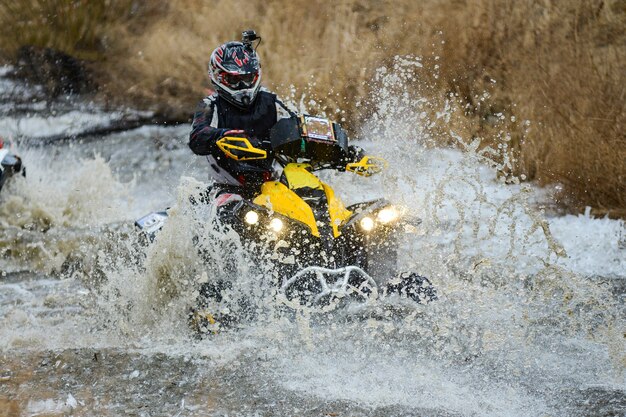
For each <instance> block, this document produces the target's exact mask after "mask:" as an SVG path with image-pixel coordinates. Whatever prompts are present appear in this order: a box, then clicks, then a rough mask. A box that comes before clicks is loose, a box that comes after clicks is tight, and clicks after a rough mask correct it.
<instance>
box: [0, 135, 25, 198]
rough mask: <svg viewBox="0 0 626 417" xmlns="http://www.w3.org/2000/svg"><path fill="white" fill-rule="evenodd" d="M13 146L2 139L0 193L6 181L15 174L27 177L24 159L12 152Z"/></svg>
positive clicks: (0, 148)
mask: <svg viewBox="0 0 626 417" xmlns="http://www.w3.org/2000/svg"><path fill="white" fill-rule="evenodd" d="M11 148H12V146H10V145H9V144H7V143H5V142H4V140H2V138H0V191H1V190H2V187H3V186H4V184H5V183H6V181H7V180H8V179H9V178H10V177H12V176H13V175H15V174H19V173H21V174H22V175H26V169H25V168H24V166H23V165H22V159H21V158H20V157H19V156H17V155H16V154H15V153H14V152H13V151H12V149H11Z"/></svg>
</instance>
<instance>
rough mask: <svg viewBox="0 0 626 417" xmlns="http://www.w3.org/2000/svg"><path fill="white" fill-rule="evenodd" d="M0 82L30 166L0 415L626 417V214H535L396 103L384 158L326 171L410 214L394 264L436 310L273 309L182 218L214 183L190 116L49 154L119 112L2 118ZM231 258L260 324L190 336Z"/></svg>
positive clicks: (6, 279) (219, 240)
mask: <svg viewBox="0 0 626 417" xmlns="http://www.w3.org/2000/svg"><path fill="white" fill-rule="evenodd" d="M3 83H4V84H2V88H3V91H5V92H7V91H11V92H13V94H12V95H11V94H8V93H6V94H5V95H4V96H2V100H4V101H3V107H2V108H3V109H4V110H3V111H4V114H5V115H6V117H5V119H4V121H3V122H0V127H1V128H3V129H4V130H5V132H6V131H11V129H12V133H13V134H15V135H19V134H20V132H21V134H22V136H23V137H22V138H21V139H20V140H19V141H18V145H20V146H19V150H20V154H21V155H22V157H23V160H24V162H25V164H26V166H27V176H26V178H14V181H12V182H11V183H10V184H8V186H7V187H6V188H5V189H3V190H2V194H1V195H0V254H1V258H0V271H1V276H0V416H22V415H23V416H63V415H76V416H91V415H98V416H100V415H102V416H105V415H111V416H114V415H137V416H160V415H163V416H204V415H236V416H240V415H241V416H248V415H249V416H256V415H263V416H274V415H299V416H345V415H350V416H391V415H398V416H400V415H416V416H607V417H608V416H619V417H622V416H625V415H626V380H625V378H626V372H625V370H626V352H625V335H626V333H625V332H626V328H625V327H624V318H625V316H626V314H625V312H626V311H625V308H624V294H625V287H626V285H625V284H624V283H625V282H626V281H625V279H626V249H625V248H624V247H623V240H624V237H623V233H624V224H623V222H619V221H613V220H609V219H593V218H590V217H589V216H565V217H555V218H547V217H546V216H545V215H544V214H543V213H541V212H540V209H539V208H538V207H539V206H540V204H541V201H542V199H546V198H549V197H546V193H545V192H544V191H542V190H536V189H533V188H530V187H527V186H520V185H504V184H502V183H501V182H499V181H498V180H497V178H496V175H495V173H494V172H493V170H492V169H491V168H489V167H488V166H486V165H485V164H484V163H483V161H482V159H481V158H480V157H479V155H478V154H477V153H476V152H472V151H468V152H460V151H454V150H447V149H437V148H429V147H428V146H422V145H424V144H423V143H422V144H420V145H419V146H416V143H415V142H416V141H415V140H408V139H407V140H399V139H398V135H397V133H398V130H400V131H403V132H404V135H403V137H406V138H411V137H412V135H426V133H425V132H423V131H421V130H420V129H417V130H410V128H408V127H407V126H406V124H405V123H403V121H398V117H397V114H390V115H388V116H389V118H390V119H394V120H395V121H396V123H394V124H388V122H389V120H388V119H385V118H383V119H381V120H377V123H378V126H382V128H381V129H380V131H377V132H376V135H375V136H374V135H373V134H372V135H369V136H368V135H367V134H365V135H364V136H365V137H366V139H367V140H366V141H363V142H361V143H362V146H363V147H364V148H366V149H367V150H368V151H370V152H371V153H374V154H379V155H382V156H384V157H385V158H387V159H388V160H389V161H390V168H389V169H388V170H387V171H386V172H385V173H383V174H382V175H380V176H379V177H377V178H371V179H363V178H361V177H356V176H352V175H350V174H349V173H325V174H324V180H325V181H327V182H329V183H331V184H333V185H334V186H335V188H336V192H337V194H338V195H340V196H341V198H342V199H344V200H345V201H346V202H347V203H351V202H356V201H359V200H362V199H365V198H373V197H378V196H385V197H387V198H389V199H391V200H393V201H394V202H396V203H398V204H402V205H404V206H405V207H407V208H409V209H410V210H411V211H412V212H413V213H415V214H416V215H418V216H419V217H420V218H421V219H422V220H423V223H422V225H421V226H420V227H419V228H418V230H412V231H411V232H412V233H410V234H407V235H406V236H403V237H402V242H403V244H402V250H401V254H402V256H401V259H402V264H403V267H404V268H406V269H409V270H417V271H419V272H420V273H422V274H424V275H427V276H428V277H430V279H431V280H432V281H433V283H434V285H435V286H436V287H437V289H438V291H439V295H440V298H439V300H438V301H437V302H434V303H431V304H429V305H415V304H412V303H407V302H406V300H399V299H387V300H381V301H377V302H374V303H372V304H371V305H369V306H368V307H367V308H346V309H345V310H341V311H335V312H333V313H332V314H327V315H322V316H318V315H315V314H314V313H311V314H309V313H308V312H304V313H298V314H294V313H291V312H285V311H284V309H281V308H280V306H278V305H277V304H276V301H275V300H274V299H273V298H272V297H271V296H268V295H267V294H268V293H269V294H271V290H270V291H264V290H267V288H266V286H267V285H268V284H267V283H266V281H267V280H266V279H264V276H263V274H262V272H259V271H258V270H257V269H255V268H254V265H250V264H249V262H247V261H246V260H245V257H244V256H243V254H242V253H239V252H238V249H237V245H236V244H235V245H233V244H232V242H233V237H232V236H225V237H224V236H221V235H219V234H216V233H215V230H212V229H210V228H207V229H206V230H200V231H199V230H197V229H193V230H192V226H191V225H196V224H198V222H197V218H196V219H195V221H190V218H189V216H198V215H202V213H198V212H196V211H194V210H191V209H190V207H189V204H188V195H189V194H190V193H192V192H193V190H195V189H196V188H197V187H198V186H199V185H200V186H201V185H203V184H206V182H207V180H206V171H205V170H204V164H205V161H204V160H203V159H202V158H200V157H196V156H194V155H193V154H192V153H191V151H190V150H189V149H188V148H187V146H186V142H187V135H188V131H189V128H188V126H180V127H142V128H139V129H135V130H132V131H128V132H123V133H115V134H110V135H106V136H97V137H93V136H91V137H90V136H88V137H85V138H83V139H80V140H67V141H57V142H54V143H47V144H46V145H43V146H42V145H38V144H37V143H36V140H32V139H31V140H26V139H25V137H26V136H31V137H32V136H37V133H38V132H44V133H42V134H40V135H39V136H46V134H45V129H46V126H54V133H55V134H57V133H58V131H59V129H61V127H63V126H64V125H63V124H64V123H67V121H68V120H71V121H72V123H73V126H78V127H77V129H79V130H80V129H84V128H85V126H87V127H93V126H94V125H95V124H98V123H106V122H107V121H108V120H112V119H115V118H119V117H120V116H119V114H120V113H119V112H116V113H111V114H109V113H106V112H103V111H101V110H98V109H97V108H96V107H93V106H85V105H79V104H76V105H72V104H67V103H66V104H64V105H63V106H60V105H59V104H56V106H58V107H56V108H58V110H55V107H54V106H55V105H50V104H49V103H47V104H46V103H44V104H42V103H41V102H40V101H38V100H39V99H37V92H36V91H35V92H31V93H32V94H33V97H35V98H33V99H31V100H30V101H27V102H26V103H25V104H24V105H23V108H22V110H20V111H17V110H15V109H16V108H17V107H16V106H11V105H10V104H11V103H15V91H16V89H18V88H23V87H21V86H20V85H19V84H16V83H14V82H12V81H9V80H4V79H3ZM20 91H21V90H20ZM24 91H31V90H27V89H25V90H23V91H22V92H21V94H22V96H23V95H24ZM11 100H13V101H11ZM381 100H383V103H386V104H387V105H390V103H389V102H388V101H384V100H385V99H384V97H383V98H381ZM33 103H35V104H33ZM391 104H393V105H395V106H399V104H398V103H391ZM411 105H414V106H419V102H418V103H411ZM402 106H404V107H406V106H407V104H406V103H404V104H402ZM381 109H384V106H381ZM382 111H383V110H381V112H382ZM380 114H382V113H379V116H380ZM16 120H21V121H20V122H19V123H18V122H16ZM65 128H66V129H67V126H65ZM373 131H374V129H372V132H373ZM24 132H28V134H25V133H24ZM9 133H11V132H9ZM0 134H3V133H2V132H0ZM4 134H5V135H6V134H7V133H4ZM418 143H419V141H418ZM165 207H173V215H172V221H171V222H170V224H168V227H166V228H165V229H164V230H163V232H162V234H161V235H159V237H158V238H157V241H156V242H155V244H154V245H151V246H150V247H147V248H146V247H143V246H141V245H139V242H138V239H137V234H136V232H135V230H134V228H133V222H134V220H135V219H137V218H138V217H140V216H142V215H144V214H147V213H148V212H151V211H154V210H161V209H163V208H165ZM194 227H195V226H194ZM194 233H195V234H198V233H201V234H202V233H205V234H207V236H208V237H209V238H207V239H205V241H204V244H205V245H206V249H209V251H210V252H211V254H212V255H211V256H212V259H213V264H212V265H207V264H206V263H205V262H203V261H201V260H199V259H198V255H197V250H196V249H195V248H194V246H193V244H192V241H191V239H190V237H191V236H192V235H193V234H194ZM235 240H236V239H235ZM233 264H234V265H233ZM233 269H234V270H235V271H236V273H235V277H234V278H233V277H231V278H233V279H236V280H237V281H238V282H239V286H238V287H237V288H240V289H242V291H244V290H245V291H249V292H250V293H251V294H255V295H256V298H255V299H256V302H257V304H258V311H259V314H258V315H257V316H256V317H255V319H254V320H250V321H248V322H245V323H243V324H242V325H241V326H239V328H237V329H231V330H224V331H220V332H217V333H216V334H210V335H208V336H206V337H203V338H200V339H199V338H197V337H196V336H195V334H194V332H193V331H192V330H191V329H190V328H189V326H188V325H187V311H188V309H189V307H190V306H192V305H193V303H194V301H195V290H196V289H197V284H198V282H200V281H202V280H205V279H212V278H214V277H215V276H216V275H219V274H220V273H223V271H224V270H229V271H232V270H233ZM262 290H263V291H262Z"/></svg>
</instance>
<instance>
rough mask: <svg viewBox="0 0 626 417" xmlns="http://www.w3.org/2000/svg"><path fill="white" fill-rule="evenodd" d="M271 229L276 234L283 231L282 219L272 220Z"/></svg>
mask: <svg viewBox="0 0 626 417" xmlns="http://www.w3.org/2000/svg"><path fill="white" fill-rule="evenodd" d="M270 229H272V230H273V231H275V232H276V233H278V232H280V231H281V230H283V221H282V220H281V219H272V220H271V221H270Z"/></svg>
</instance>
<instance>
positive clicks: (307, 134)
mask: <svg viewBox="0 0 626 417" xmlns="http://www.w3.org/2000/svg"><path fill="white" fill-rule="evenodd" d="M270 139H271V149H269V150H268V149H260V148H257V147H254V146H253V145H252V144H251V143H250V141H248V140H247V139H245V138H238V137H226V138H222V139H220V140H219V141H218V142H217V145H218V147H219V148H220V149H221V150H222V152H223V153H224V154H225V155H226V156H227V157H228V158H229V160H230V161H231V162H241V163H244V164H248V166H253V165H251V164H255V163H259V164H260V165H262V164H266V163H267V162H268V161H267V159H270V158H271V159H273V162H274V163H275V164H278V165H279V167H280V168H279V169H277V170H276V173H275V175H274V178H273V179H272V180H270V181H266V182H263V183H262V184H261V185H260V186H259V187H258V188H257V189H256V190H255V191H254V193H253V194H249V195H244V194H238V193H236V192H234V191H231V190H222V191H221V192H220V191H218V192H217V194H216V195H215V198H214V202H213V204H215V205H216V206H217V207H216V211H217V215H218V218H219V220H220V221H221V222H222V223H224V224H227V225H228V226H230V227H231V228H232V229H233V230H235V231H236V232H237V234H238V235H239V236H240V238H241V240H242V242H243V243H244V245H245V244H246V243H251V244H252V245H251V246H249V247H250V248H251V250H249V251H248V253H247V256H249V257H252V258H254V259H253V261H258V263H266V262H271V263H273V265H271V266H272V267H273V268H272V269H273V271H274V272H275V278H276V284H277V285H278V287H279V297H281V298H282V300H284V302H285V303H286V304H288V305H290V306H293V307H296V306H301V305H303V304H305V305H314V304H315V305H322V306H325V307H324V308H327V307H328V306H329V305H331V304H332V303H330V300H337V299H350V298H355V297H356V298H359V299H362V300H370V299H372V298H376V297H378V296H379V295H381V294H385V293H398V294H402V295H406V296H407V297H409V298H412V299H413V300H415V301H417V302H423V301H431V300H433V299H435V298H436V294H435V291H434V289H433V288H432V285H431V284H430V282H429V281H428V280H427V279H426V278H423V277H420V276H419V275H417V274H406V273H400V274H399V273H398V270H397V269H398V263H397V237H398V234H399V232H400V231H401V229H402V226H403V224H404V223H406V216H405V212H404V211H403V210H402V209H400V208H399V207H395V206H394V205H393V204H391V203H390V202H389V201H387V200H385V199H374V200H370V201H364V202H360V203H357V204H352V205H349V206H347V205H346V204H345V203H344V202H343V201H342V200H341V199H340V198H339V196H337V194H336V193H335V191H334V190H333V188H332V187H331V186H330V185H329V184H327V183H325V182H323V181H322V180H321V179H320V178H319V177H318V176H317V175H316V172H318V171H321V170H323V169H335V170H337V169H339V170H344V171H348V172H353V173H355V174H358V175H361V176H364V177H367V176H370V175H373V174H376V173H378V172H380V171H381V170H382V169H384V168H385V166H386V162H385V161H384V160H382V159H380V158H374V157H368V156H365V157H362V158H360V160H358V161H345V160H344V159H343V158H344V157H345V155H346V154H347V150H348V140H347V136H346V135H345V133H344V132H343V130H342V129H341V128H340V126H339V125H337V124H335V123H332V122H330V121H328V120H327V119H323V118H317V117H310V116H300V117H292V118H290V119H283V120H281V121H279V122H278V123H277V124H276V125H275V126H274V128H273V129H272V131H271V134H270ZM264 166H267V164H266V165H264ZM166 218H167V213H166V212H158V213H153V214H152V215H149V216H145V217H144V218H142V219H140V220H138V221H137V222H136V225H137V226H138V227H139V228H140V229H142V230H144V231H145V232H147V233H152V234H154V233H155V232H156V231H157V230H159V229H160V227H162V225H163V222H165V221H166ZM220 291H221V289H220V286H219V285H216V284H215V283H209V284H206V285H205V286H203V288H202V289H201V291H200V294H201V301H200V302H199V304H200V307H203V306H205V307H206V306H208V309H209V310H210V306H211V305H212V304H211V302H210V300H209V299H211V298H220V297H219V294H220ZM199 311H203V310H202V308H200V309H197V310H196V312H199ZM202 320H204V319H202ZM205 321H206V320H205Z"/></svg>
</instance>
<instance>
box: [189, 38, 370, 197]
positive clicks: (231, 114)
mask: <svg viewBox="0 0 626 417" xmlns="http://www.w3.org/2000/svg"><path fill="white" fill-rule="evenodd" d="M257 39H258V40H259V42H260V39H261V38H260V37H258V36H257V35H256V33H255V32H254V31H251V30H249V31H245V32H243V41H242V42H234V41H233V42H227V43H225V44H223V45H221V46H219V47H218V48H217V49H215V50H214V51H213V53H212V54H211V59H210V61H209V65H208V66H209V77H210V78H211V82H212V83H213V85H214V86H215V89H216V90H217V91H216V92H215V93H214V94H212V95H210V96H208V97H206V98H205V99H204V100H202V101H201V102H200V104H199V106H198V108H197V110H196V112H195V114H194V117H193V124H192V131H191V133H190V135H189V147H190V148H191V150H192V151H193V152H194V153H195V154H196V155H206V156H207V159H208V161H209V167H210V173H209V175H210V176H211V177H212V179H213V180H214V181H215V183H216V184H218V185H219V186H220V188H221V189H225V188H227V189H234V190H239V191H241V190H244V189H248V190H250V189H256V188H257V186H258V185H260V184H261V183H263V182H264V181H269V180H270V179H272V178H273V176H274V169H273V166H272V165H273V159H272V158H266V159H262V160H254V161H245V162H244V161H236V160H234V159H230V158H228V157H226V155H225V154H224V153H222V151H221V150H220V149H219V148H218V146H217V144H216V142H217V141H218V140H219V139H220V138H222V137H225V136H229V137H233V136H235V137H246V138H248V139H249V140H250V142H251V144H252V145H253V146H255V147H257V148H261V149H264V150H266V151H267V152H268V154H270V155H271V143H270V138H269V135H270V129H271V128H272V127H273V126H274V125H275V124H276V123H277V122H278V121H279V120H280V119H282V118H290V117H295V116H296V115H295V113H294V112H292V111H291V110H289V109H288V108H287V107H286V106H285V105H284V104H283V103H282V102H281V101H280V100H279V99H278V98H277V97H276V95H275V94H273V93H271V92H269V91H266V90H265V89H262V88H261V64H260V62H259V57H258V55H257V53H256V51H255V49H254V48H253V47H252V42H253V41H255V40H257ZM257 45H258V44H257ZM349 153H350V154H351V155H350V156H351V157H350V158H348V155H347V156H346V157H347V158H346V160H347V162H351V161H352V160H354V159H357V158H358V157H359V156H361V151H360V149H358V148H356V147H350V152H349ZM348 159H349V160H348Z"/></svg>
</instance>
